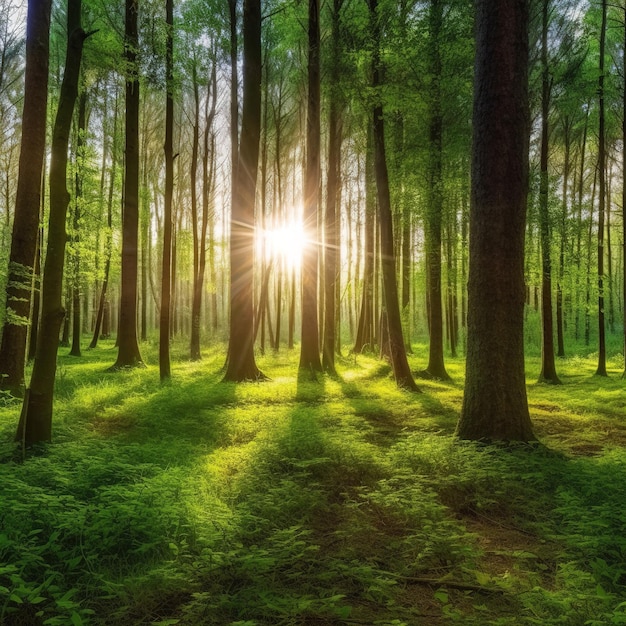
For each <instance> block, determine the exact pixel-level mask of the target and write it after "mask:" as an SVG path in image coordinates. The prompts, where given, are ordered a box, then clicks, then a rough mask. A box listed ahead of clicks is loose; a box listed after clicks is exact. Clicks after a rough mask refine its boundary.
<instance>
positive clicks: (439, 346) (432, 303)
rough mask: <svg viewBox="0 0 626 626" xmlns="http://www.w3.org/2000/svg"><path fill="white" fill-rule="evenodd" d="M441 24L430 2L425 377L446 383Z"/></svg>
mask: <svg viewBox="0 0 626 626" xmlns="http://www.w3.org/2000/svg"><path fill="white" fill-rule="evenodd" d="M442 23H443V7H442V2H441V0H431V2H430V16H429V37H430V42H429V43H430V46H429V50H430V55H429V56H430V59H429V66H430V73H431V82H430V86H429V89H428V94H429V95H428V101H429V102H428V107H429V112H428V114H429V117H430V120H429V135H430V136H429V158H428V202H427V207H426V220H425V221H426V278H427V281H426V283H427V286H428V303H429V306H428V330H429V334H430V342H429V350H428V366H427V367H426V371H425V372H424V373H423V374H425V375H426V376H428V377H432V378H440V379H442V380H449V379H450V376H449V375H448V372H447V371H446V366H445V364H444V359H443V308H442V290H441V226H442V221H443V174H442V170H443V112H442V102H441V50H440V39H441V29H442Z"/></svg>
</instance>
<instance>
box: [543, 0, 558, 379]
mask: <svg viewBox="0 0 626 626" xmlns="http://www.w3.org/2000/svg"><path fill="white" fill-rule="evenodd" d="M548 8H549V0H543V5H542V11H541V15H542V19H541V154H540V166H539V169H540V174H539V176H540V181H539V226H540V230H541V237H540V241H541V372H540V373H539V381H540V382H545V383H552V384H560V382H561V381H560V380H559V377H558V375H557V373H556V364H555V361H554V320H553V317H552V254H551V252H550V247H551V245H552V231H551V228H550V216H549V213H548V140H549V127H548V121H549V120H548V118H549V114H550V91H551V85H550V71H549V68H548Z"/></svg>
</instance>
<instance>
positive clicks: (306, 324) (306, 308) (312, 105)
mask: <svg viewBox="0 0 626 626" xmlns="http://www.w3.org/2000/svg"><path fill="white" fill-rule="evenodd" d="M319 14H320V7H319V1H318V0H309V22H308V37H309V46H308V97H307V116H306V171H305V176H304V232H305V233H306V235H305V237H306V239H307V240H308V241H307V242H306V243H305V245H304V250H303V252H302V311H301V316H302V335H301V346H300V365H299V369H300V371H301V372H303V371H308V372H310V373H311V374H312V375H313V376H314V375H315V372H319V371H321V370H322V362H321V360H320V346H319V327H318V300H317V287H318V284H317V283H318V262H319V259H318V256H319V246H318V243H317V236H316V235H317V219H318V208H319V184H320V25H319Z"/></svg>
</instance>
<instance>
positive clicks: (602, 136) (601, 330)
mask: <svg viewBox="0 0 626 626" xmlns="http://www.w3.org/2000/svg"><path fill="white" fill-rule="evenodd" d="M606 11H607V3H606V0H602V23H601V25H600V68H599V72H598V118H599V119H598V367H597V369H596V375H597V376H607V371H606V335H605V333H606V330H605V324H604V213H605V204H606V131H605V106H604V97H605V93H604V53H605V47H606Z"/></svg>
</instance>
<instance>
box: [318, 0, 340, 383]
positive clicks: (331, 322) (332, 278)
mask: <svg viewBox="0 0 626 626" xmlns="http://www.w3.org/2000/svg"><path fill="white" fill-rule="evenodd" d="M342 4H343V0H333V11H332V33H331V42H332V43H331V45H332V61H331V63H332V65H331V68H330V103H329V111H328V175H327V178H326V181H327V182H326V214H325V217H324V230H325V237H324V343H323V349H322V366H323V368H324V370H325V371H327V372H329V373H331V374H335V349H336V343H337V340H336V337H337V330H338V324H337V320H338V318H339V316H338V314H337V310H338V304H339V300H338V298H337V294H338V290H339V284H340V283H339V279H340V276H339V267H340V265H339V251H340V242H339V235H340V225H341V222H340V220H339V218H338V213H337V197H338V195H339V190H340V188H341V134H342V131H341V103H340V102H339V98H340V93H339V80H340V65H339V63H340V54H341V48H340V46H341V37H340V29H339V13H340V11H341V6H342Z"/></svg>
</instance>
